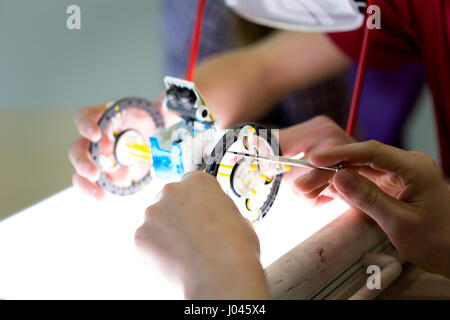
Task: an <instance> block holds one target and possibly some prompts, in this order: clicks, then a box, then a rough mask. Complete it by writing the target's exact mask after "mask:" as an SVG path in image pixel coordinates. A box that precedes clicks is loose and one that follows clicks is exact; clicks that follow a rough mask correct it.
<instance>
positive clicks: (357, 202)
mask: <svg viewBox="0 0 450 320" xmlns="http://www.w3.org/2000/svg"><path fill="white" fill-rule="evenodd" d="M332 183H333V186H334V188H335V189H336V191H337V193H338V194H339V195H340V196H341V197H342V198H343V200H345V201H346V202H347V203H348V204H349V205H351V206H352V207H355V208H357V209H359V210H361V211H363V212H364V213H366V214H367V215H369V216H370V217H371V218H372V219H374V220H375V221H376V222H377V223H378V225H379V226H380V227H381V228H383V229H385V227H387V226H389V225H391V224H392V223H391V221H392V220H393V219H396V218H398V215H399V214H400V212H402V211H403V210H402V207H403V205H404V203H403V202H401V201H400V200H397V199H394V198H392V197H390V196H389V195H387V194H386V193H385V192H383V191H382V190H381V189H380V188H379V187H378V186H377V185H376V184H375V183H373V182H371V181H369V180H367V179H366V178H364V177H362V176H361V175H359V174H357V173H355V172H353V171H351V170H349V169H342V170H339V171H338V172H337V173H336V174H335V175H334V176H333V180H332Z"/></svg>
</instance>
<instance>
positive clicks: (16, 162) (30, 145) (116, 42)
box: [0, 0, 439, 218]
mask: <svg viewBox="0 0 450 320" xmlns="http://www.w3.org/2000/svg"><path fill="white" fill-rule="evenodd" d="M162 1H172V0H128V1H119V0H115V1H114V0H96V1H89V0H78V1H73V0H71V1H66V0H59V1H55V0H35V1H29V0H0V155H1V156H0V164H1V165H0V218H2V217H5V216H7V215H10V214H12V213H14V212H17V211H18V210H20V209H22V208H24V207H27V206H29V205H31V204H33V203H35V202H37V201H39V200H41V199H43V198H45V197H48V196H50V195H52V194H54V193H55V192H57V191H59V190H62V189H63V188H65V187H68V186H69V185H70V184H71V176H72V172H73V170H72V167H71V165H70V163H69V160H68V158H67V151H68V149H69V147H70V146H71V145H72V143H73V142H74V141H75V140H76V139H77V138H78V134H77V132H76V129H75V126H74V123H73V118H74V114H75V112H76V110H77V109H79V108H81V107H82V106H86V105H94V104H98V103H102V102H104V101H107V100H110V99H115V98H121V97H125V96H141V97H146V98H148V99H152V98H156V97H158V96H159V94H160V92H161V90H162V88H163V85H162V76H163V74H164V66H163V61H164V59H163V58H164V54H163V48H162V45H161V44H162V40H163V37H164V29H163V28H162V21H161V14H160V10H161V4H162ZM71 4H76V5H79V6H80V7H81V30H68V29H67V28H66V19H67V17H68V15H67V14H66V8H67V7H68V6H69V5H71ZM192 10H195V8H192ZM404 138H405V140H404V141H405V144H406V147H407V148H408V149H416V150H422V151H424V152H426V153H428V154H429V155H430V156H432V157H433V158H435V159H436V160H439V159H438V147H437V140H436V130H435V126H434V120H433V111H432V102H431V97H430V94H429V92H428V90H427V89H426V88H425V89H423V92H422V93H421V96H420V98H419V101H418V107H417V108H415V110H414V112H413V113H412V114H411V116H410V118H409V120H408V123H407V125H406V128H405V132H404ZM68 205H70V204H68ZM61 209H62V210H63V209H64V208H61Z"/></svg>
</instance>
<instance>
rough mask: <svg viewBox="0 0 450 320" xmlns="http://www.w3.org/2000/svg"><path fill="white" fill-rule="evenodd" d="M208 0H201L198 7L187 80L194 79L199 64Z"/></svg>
mask: <svg viewBox="0 0 450 320" xmlns="http://www.w3.org/2000/svg"><path fill="white" fill-rule="evenodd" d="M205 7H206V0H199V1H198V7H197V18H196V21H195V27H194V33H193V35H192V44H191V52H190V55H189V61H188V65H187V69H186V80H188V81H193V80H194V72H195V65H196V64H197V57H198V50H199V47H200V38H201V35H202V26H203V15H204V12H205Z"/></svg>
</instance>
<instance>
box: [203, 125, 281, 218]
mask: <svg viewBox="0 0 450 320" xmlns="http://www.w3.org/2000/svg"><path fill="white" fill-rule="evenodd" d="M247 125H251V126H252V127H254V128H255V130H256V132H255V134H256V135H257V136H258V137H260V138H262V139H264V140H266V141H267V143H268V144H269V145H270V146H271V147H272V150H273V152H274V154H275V155H279V154H280V145H279V143H278V140H277V139H276V137H273V136H272V133H271V131H270V130H269V129H267V128H266V127H264V126H262V125H259V124H254V123H244V124H241V125H239V126H236V127H235V128H233V129H229V130H228V131H227V133H226V134H224V135H223V137H222V138H221V139H220V140H219V141H218V142H217V144H216V146H215V147H214V149H213V151H212V152H211V155H210V157H209V158H208V160H207V162H206V167H205V172H206V173H209V174H211V175H212V176H214V177H217V174H218V172H219V167H220V163H221V162H222V159H223V157H224V156H225V154H226V152H227V150H228V148H230V147H231V146H232V145H233V144H234V143H235V142H237V140H238V138H239V133H240V131H241V129H242V128H243V127H244V126H247ZM230 130H231V131H232V132H230ZM281 179H282V174H279V175H276V176H275V177H274V179H273V181H272V182H271V184H272V188H271V190H270V192H269V195H268V196H267V200H266V201H265V202H264V204H263V206H262V207H261V209H260V210H261V218H263V217H265V216H266V214H267V212H268V211H269V210H270V208H271V207H272V205H273V203H274V201H275V199H276V196H277V194H278V190H279V189H280V184H281Z"/></svg>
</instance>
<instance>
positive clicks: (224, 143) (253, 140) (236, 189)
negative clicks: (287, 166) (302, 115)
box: [205, 124, 282, 223]
mask: <svg viewBox="0 0 450 320" xmlns="http://www.w3.org/2000/svg"><path fill="white" fill-rule="evenodd" d="M227 151H240V152H250V153H253V154H265V155H279V154H280V147H279V143H278V140H277V139H276V137H274V136H273V135H272V132H271V130H268V129H267V128H265V127H263V126H261V125H257V124H243V125H240V126H238V127H235V128H234V129H230V130H227V132H226V133H225V135H224V136H223V137H222V138H221V139H220V140H219V141H218V143H217V144H216V146H215V148H214V149H213V151H212V153H211V156H210V157H209V159H208V161H207V163H206V168H205V172H207V173H209V174H211V175H213V176H214V177H216V178H217V180H218V181H219V183H220V184H221V186H222V188H223V189H224V191H225V192H226V193H227V194H228V195H229V196H230V197H231V198H232V199H233V200H234V201H235V203H236V204H237V205H238V207H239V209H240V210H241V212H242V213H243V215H244V216H245V217H247V218H248V219H249V220H250V221H252V222H253V223H254V222H257V221H258V220H260V219H262V218H263V217H264V216H265V215H266V214H267V212H268V211H269V209H270V208H271V207H272V205H273V203H274V201H275V198H276V195H277V193H278V190H279V188H280V183H281V179H282V174H276V175H272V176H269V177H266V176H264V175H262V174H261V173H262V172H268V171H267V170H266V169H267V168H262V166H266V167H267V165H268V162H267V161H265V162H264V163H263V161H260V160H255V159H254V160H251V159H249V158H244V157H241V156H236V155H234V154H232V153H228V152H227ZM264 170H266V171H264ZM261 176H264V179H261ZM255 181H259V182H258V183H255ZM247 184H248V185H247ZM256 196H258V197H259V199H258V201H256V202H255V201H254V198H255V197H256ZM252 202H253V203H252ZM255 205H256V207H255Z"/></svg>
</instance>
